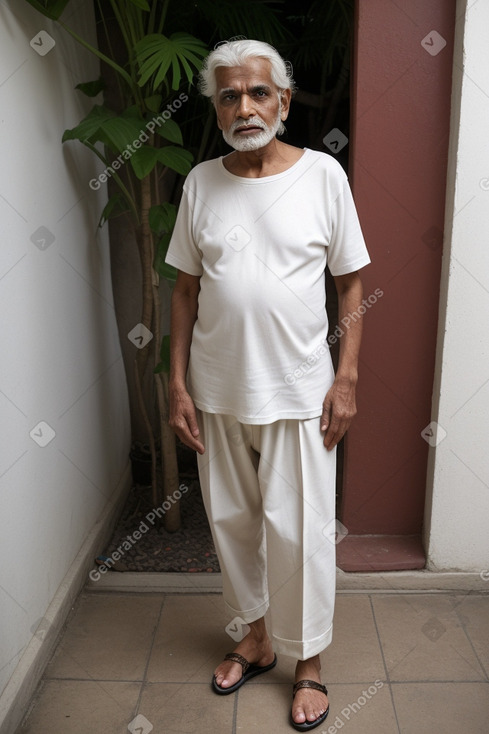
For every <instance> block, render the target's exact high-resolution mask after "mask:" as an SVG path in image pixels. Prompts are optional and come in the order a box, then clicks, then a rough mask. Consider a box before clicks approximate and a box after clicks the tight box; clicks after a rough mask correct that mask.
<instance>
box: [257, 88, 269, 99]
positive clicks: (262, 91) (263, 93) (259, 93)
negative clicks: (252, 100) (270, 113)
mask: <svg viewBox="0 0 489 734" xmlns="http://www.w3.org/2000/svg"><path fill="white" fill-rule="evenodd" d="M256 96H257V97H266V96H267V93H266V92H265V91H264V90H263V89H259V90H258V91H257V92H256Z"/></svg>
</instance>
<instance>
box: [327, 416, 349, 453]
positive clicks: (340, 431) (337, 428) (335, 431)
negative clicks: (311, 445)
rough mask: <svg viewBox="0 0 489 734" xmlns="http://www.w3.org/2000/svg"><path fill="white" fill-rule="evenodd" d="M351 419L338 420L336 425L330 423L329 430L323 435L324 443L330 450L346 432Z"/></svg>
mask: <svg viewBox="0 0 489 734" xmlns="http://www.w3.org/2000/svg"><path fill="white" fill-rule="evenodd" d="M350 423H351V421H350V420H347V419H343V420H338V421H337V423H336V425H335V424H334V423H331V426H330V430H328V431H327V432H326V434H325V436H324V445H325V447H326V448H327V449H328V451H331V450H332V449H334V447H335V446H337V445H338V444H339V442H340V441H341V439H342V438H343V436H344V435H345V433H346V432H347V430H348V428H349V426H350Z"/></svg>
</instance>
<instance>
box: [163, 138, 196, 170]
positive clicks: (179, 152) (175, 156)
mask: <svg viewBox="0 0 489 734" xmlns="http://www.w3.org/2000/svg"><path fill="white" fill-rule="evenodd" d="M193 159H194V157H193V155H192V153H190V151H188V150H185V148H175V147H174V146H173V145H168V146H166V147H165V148H160V149H159V151H158V160H159V162H160V163H163V165H164V166H168V168H171V169H172V170H173V171H176V172H177V173H179V174H180V175H182V176H186V175H187V174H188V173H190V169H191V168H192V161H193Z"/></svg>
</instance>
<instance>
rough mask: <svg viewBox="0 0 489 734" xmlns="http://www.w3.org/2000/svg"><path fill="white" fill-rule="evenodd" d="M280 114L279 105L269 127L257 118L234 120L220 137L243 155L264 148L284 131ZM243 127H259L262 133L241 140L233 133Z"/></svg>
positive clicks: (237, 134)
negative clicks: (273, 120)
mask: <svg viewBox="0 0 489 734" xmlns="http://www.w3.org/2000/svg"><path fill="white" fill-rule="evenodd" d="M281 113H282V105H280V109H279V111H278V113H277V117H276V119H275V122H274V123H273V125H271V126H270V127H269V126H268V125H267V124H266V122H264V121H263V120H262V119H261V117H258V116H256V117H251V118H250V119H248V120H240V119H239V120H235V121H234V122H233V124H232V125H231V127H230V128H229V129H228V130H223V131H222V137H223V138H224V140H225V141H226V143H227V144H228V145H230V146H231V148H234V149H235V150H237V151H239V152H240V153H245V152H247V151H249V150H258V149H259V148H264V147H265V145H268V143H269V142H270V141H271V140H273V138H274V137H275V135H276V134H277V133H279V134H281V133H282V132H283V130H284V128H283V124H282V119H281ZM243 125H253V126H257V127H261V128H262V132H259V133H254V134H253V135H252V136H250V137H246V138H241V137H240V136H239V133H236V132H235V131H236V128H238V127H242V126H243Z"/></svg>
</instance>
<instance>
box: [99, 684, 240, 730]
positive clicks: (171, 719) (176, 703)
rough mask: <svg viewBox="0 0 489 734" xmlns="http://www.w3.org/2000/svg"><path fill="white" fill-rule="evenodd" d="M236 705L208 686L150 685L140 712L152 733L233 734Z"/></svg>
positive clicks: (232, 699)
mask: <svg viewBox="0 0 489 734" xmlns="http://www.w3.org/2000/svg"><path fill="white" fill-rule="evenodd" d="M234 703H235V702H234V696H233V695H230V696H217V695H216V694H215V693H213V692H212V689H211V687H210V685H209V684H203V683H196V684H194V683H182V684H177V683H174V684H172V683H149V684H146V685H145V687H144V690H143V695H142V699H141V704H140V706H139V711H140V713H141V714H143V715H144V716H145V717H146V718H147V719H148V721H149V722H150V723H151V724H152V725H153V727H154V728H153V730H152V731H153V734H233V711H234ZM245 731H246V730H245ZM104 734H105V732H104ZM142 734H146V733H145V732H144V731H143V732H142Z"/></svg>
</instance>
